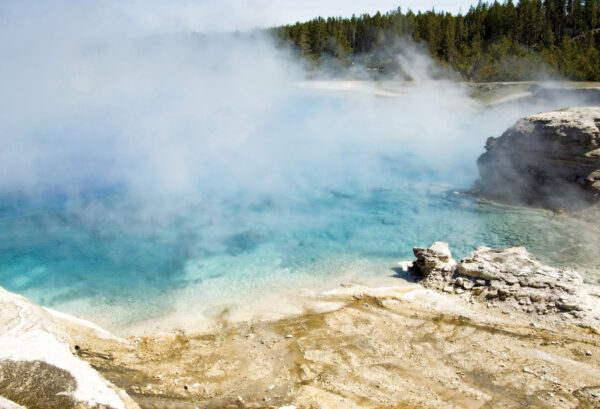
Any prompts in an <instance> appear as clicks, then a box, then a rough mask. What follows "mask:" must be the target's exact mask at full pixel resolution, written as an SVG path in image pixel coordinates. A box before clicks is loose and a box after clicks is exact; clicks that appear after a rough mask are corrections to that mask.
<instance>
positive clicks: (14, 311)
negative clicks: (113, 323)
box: [0, 287, 139, 409]
mask: <svg viewBox="0 0 600 409" xmlns="http://www.w3.org/2000/svg"><path fill="white" fill-rule="evenodd" d="M66 328H69V329H70V330H71V332H68V331H66ZM72 332H77V333H80V334H83V335H85V334H90V335H91V334H93V335H94V336H95V337H100V338H103V337H106V338H110V339H112V337H111V336H110V335H109V334H108V333H105V332H103V331H102V330H101V329H99V328H97V327H95V326H93V325H92V324H88V323H86V322H84V321H81V320H77V319H76V318H70V317H68V316H66V315H63V314H59V313H55V312H53V311H50V310H46V309H44V308H42V307H40V306H39V305H37V304H35V303H33V302H31V301H29V300H27V299H26V298H23V297H21V296H19V295H16V294H12V293H10V292H8V291H6V290H4V289H3V288H1V287H0V408H22V407H24V408H28V409H69V408H77V409H136V408H137V409H139V407H138V405H137V404H136V403H135V402H134V401H133V400H132V399H131V398H130V397H129V396H128V395H127V394H126V393H124V392H123V391H121V390H119V389H118V388H116V387H115V386H114V385H112V384H111V383H110V382H108V381H106V380H105V379H104V378H103V377H102V376H101V375H100V374H99V373H98V372H96V371H95V370H94V369H93V368H92V367H91V366H90V365H89V364H87V363H86V362H84V361H82V360H81V359H79V358H78V357H77V356H75V355H76V352H77V351H76V350H75V348H74V346H75V345H76V344H77V343H78V340H76V339H74V338H73V336H72V335H71V333H72Z"/></svg>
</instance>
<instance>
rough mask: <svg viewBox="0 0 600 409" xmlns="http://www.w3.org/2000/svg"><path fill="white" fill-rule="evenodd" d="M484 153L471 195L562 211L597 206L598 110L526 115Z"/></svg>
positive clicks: (599, 179)
mask: <svg viewBox="0 0 600 409" xmlns="http://www.w3.org/2000/svg"><path fill="white" fill-rule="evenodd" d="M485 149H486V152H485V153H484V154H483V155H481V156H480V157H479V159H478V160H477V165H478V167H479V174H480V179H479V180H478V181H477V182H476V184H475V186H474V188H473V190H472V192H473V193H474V194H475V195H478V196H481V197H485V198H489V199H492V200H496V201H500V202H504V203H509V204H515V205H535V206H542V207H546V208H550V209H567V210H580V209H582V208H586V207H588V206H590V205H593V204H596V203H598V202H599V201H600V173H599V172H600V107H582V108H568V109H565V110H562V111H553V112H544V113H540V114H537V115H532V116H529V117H527V118H524V119H521V120H519V121H518V122H517V123H516V124H515V125H514V126H513V127H511V128H510V129H508V130H507V131H506V132H505V133H504V134H503V135H502V136H500V137H499V138H489V139H488V141H487V143H486V146H485Z"/></svg>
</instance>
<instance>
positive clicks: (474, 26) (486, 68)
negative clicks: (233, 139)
mask: <svg viewBox="0 0 600 409" xmlns="http://www.w3.org/2000/svg"><path fill="white" fill-rule="evenodd" d="M272 32H273V34H275V36H276V39H277V41H278V42H279V43H280V44H282V45H284V44H292V45H293V47H294V49H295V50H296V52H297V53H298V54H299V55H301V56H302V57H304V58H306V59H307V60H308V61H310V62H311V63H313V64H315V65H316V66H319V65H323V64H325V63H326V62H328V63H329V64H330V65H333V66H334V67H338V68H340V69H344V68H348V67H350V66H351V65H353V64H356V63H357V62H360V63H361V64H364V65H365V66H366V67H367V69H368V70H370V71H371V72H373V73H375V74H378V75H389V74H398V73H402V66H401V64H399V62H398V59H397V58H396V56H397V55H398V52H401V51H402V49H403V48H404V47H405V46H406V42H405V41H402V40H403V39H404V40H406V39H412V41H414V42H416V43H417V44H421V45H422V46H424V47H425V48H426V49H427V50H428V52H429V54H430V55H431V57H433V58H434V59H435V60H437V61H438V62H440V63H441V64H442V66H445V67H448V68H451V69H453V70H455V71H458V72H459V73H460V74H461V75H462V76H464V77H465V78H467V79H470V80H475V81H511V80H529V79H539V77H540V75H544V74H547V75H548V76H559V75H560V76H562V77H566V78H569V79H572V80H587V81H600V0H521V1H519V2H518V3H516V4H515V3H514V2H513V1H512V0H506V1H504V2H503V3H499V2H498V1H495V2H494V3H487V2H486V3H484V2H481V1H480V2H479V3H478V4H477V5H476V6H472V7H471V8H470V9H469V11H468V12H467V13H466V14H464V15H463V14H462V13H459V14H458V15H452V14H450V13H447V12H439V11H436V10H431V11H428V12H419V13H416V14H415V13H413V12H412V11H410V10H408V11H407V12H406V13H404V12H403V11H402V10H401V9H400V8H398V9H396V10H394V11H391V12H388V13H385V14H382V13H377V14H375V15H368V14H363V15H361V16H359V17H357V16H352V17H351V18H336V17H329V18H327V19H325V18H321V17H319V18H316V19H314V20H311V21H308V22H303V23H301V22H298V23H296V24H293V25H285V26H280V27H275V28H273V29H272Z"/></svg>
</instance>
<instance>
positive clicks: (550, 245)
mask: <svg viewBox="0 0 600 409" xmlns="http://www.w3.org/2000/svg"><path fill="white" fill-rule="evenodd" d="M94 203H95V201H92V202H90V203H88V204H87V205H88V206H91V205H93V204H94ZM103 206H104V207H103V209H102V210H101V211H98V210H96V212H99V213H97V214H96V216H92V217H90V216H89V215H87V214H86V213H85V211H83V212H82V211H81V209H78V210H77V211H75V212H70V211H68V210H65V209H64V208H61V207H56V208H46V209H19V210H8V209H5V210H3V211H2V214H1V217H0V231H1V232H2V233H1V235H0V266H1V268H0V283H1V284H2V286H4V287H6V288H7V289H9V290H11V291H14V292H17V293H20V294H24V295H25V296H28V297H31V298H33V299H34V300H36V301H38V302H39V303H41V304H43V305H45V306H49V307H54V308H57V309H62V310H66V311H68V312H71V313H75V314H79V315H81V314H82V311H78V309H82V310H83V315H84V316H85V315H86V313H87V314H90V315H91V316H93V317H94V318H96V319H98V318H97V317H96V315H98V316H101V315H102V314H108V313H109V312H110V311H114V310H117V311H121V314H123V316H122V317H113V319H112V321H110V320H109V321H108V323H112V324H113V325H116V326H125V325H128V324H131V323H134V322H137V321H140V320H144V319H149V318H152V317H159V316H161V315H163V314H165V313H168V312H169V311H170V306H171V303H173V302H174V301H175V300H173V299H172V298H171V295H173V294H175V293H176V291H177V290H180V289H183V288H186V287H190V286H193V287H194V288H195V292H194V294H195V296H196V297H197V299H196V300H193V301H194V302H195V303H198V304H199V305H201V306H202V309H208V308H209V307H210V306H211V305H216V304H226V303H227V300H228V297H231V298H234V294H236V293H239V292H244V291H247V292H250V293H252V292H254V293H256V294H257V296H260V294H261V291H264V290H268V289H269V288H271V289H276V288H278V286H285V284H286V283H289V282H290V281H292V279H293V282H298V281H300V282H301V281H302V279H304V278H306V279H314V278H315V277H322V278H323V279H326V278H332V277H335V276H336V275H339V276H341V275H343V273H344V270H345V269H348V267H349V266H351V265H352V264H353V263H356V262H359V261H361V260H370V261H372V262H373V263H375V262H377V263H378V265H379V266H382V267H380V268H379V270H378V271H370V272H365V274H381V275H386V276H391V275H393V274H394V272H393V270H392V268H393V267H395V266H396V264H397V262H398V261H400V260H410V259H412V254H411V249H412V247H413V246H427V245H429V244H430V243H431V242H433V241H436V240H443V241H448V242H450V243H452V250H453V252H454V254H455V256H456V257H458V258H461V257H464V256H466V255H467V254H469V253H470V252H471V251H472V250H473V249H474V248H475V247H477V246H480V245H488V246H493V247H497V246H508V245H513V244H524V245H525V246H527V248H528V249H530V250H531V251H532V252H534V253H535V254H536V255H538V256H539V258H540V259H542V260H543V261H545V262H547V263H550V264H554V265H561V266H571V267H576V268H578V269H579V270H580V271H584V272H586V271H587V272H588V275H587V278H588V279H589V280H592V281H593V280H597V278H596V277H597V276H595V275H594V267H595V266H596V265H597V261H598V260H597V259H589V257H590V255H592V256H593V257H595V252H594V249H595V247H594V246H595V245H594V243H597V239H598V238H599V237H598V236H599V234H598V233H594V232H593V231H588V230H586V228H585V226H584V225H583V224H580V223H577V222H574V221H572V220H569V219H566V218H564V217H560V216H553V215H552V214H550V213H548V212H543V211H535V210H527V209H516V208H510V207H501V206H494V205H490V204H485V203H481V202H478V201H477V200H475V199H473V198H470V197H468V196H464V195H458V194H456V193H454V192H453V191H452V190H449V189H448V187H447V186H436V185H430V184H429V185H428V184H416V183H415V184H405V185H398V186H389V187H386V188H378V189H372V190H367V191H345V192H338V191H327V192H321V193H319V194H315V195H313V196H311V197H306V198H305V200H304V201H302V202H296V203H287V204H286V205H281V204H280V203H278V202H277V200H276V199H271V200H265V201H263V202H261V203H206V202H204V203H201V204H187V205H185V206H184V207H183V208H180V209H178V210H177V212H175V213H174V214H170V215H162V216H161V217H160V218H153V217H152V216H150V218H148V219H146V218H145V217H144V215H140V214H139V213H138V211H140V209H138V208H136V206H135V205H132V206H131V207H129V206H127V205H126V204H124V203H120V202H118V201H117V202H116V203H111V202H110V201H109V200H107V199H104V203H103ZM113 211H114V212H118V215H117V216H113V217H112V218H111V216H110V213H111V212H113ZM98 214H99V215H100V216H99V217H98ZM357 278H360V277H357ZM82 303H83V304H85V306H86V307H85V308H82ZM88 318H89V317H88ZM105 318H106V317H105Z"/></svg>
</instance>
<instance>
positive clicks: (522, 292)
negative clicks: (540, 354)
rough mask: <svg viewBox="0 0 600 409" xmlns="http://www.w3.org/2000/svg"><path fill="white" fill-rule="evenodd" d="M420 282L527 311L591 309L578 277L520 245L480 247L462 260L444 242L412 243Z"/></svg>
mask: <svg viewBox="0 0 600 409" xmlns="http://www.w3.org/2000/svg"><path fill="white" fill-rule="evenodd" d="M413 251H414V254H415V256H416V257H417V261H415V262H414V267H416V268H417V269H418V270H419V271H420V272H421V273H422V274H423V275H424V276H425V279H424V280H423V284H424V285H425V286H427V287H430V288H436V289H438V290H442V291H444V292H448V293H457V294H463V293H467V294H469V295H472V296H474V297H478V298H480V299H481V300H486V301H491V300H493V301H503V302H506V303H507V305H510V306H512V307H515V308H518V309H522V310H524V311H526V312H528V313H538V314H541V315H546V314H552V313H569V314H571V315H573V316H575V317H578V318H581V317H583V316H584V315H585V314H586V312H588V311H590V308H591V307H590V304H589V303H588V300H589V297H588V294H587V293H585V291H584V287H585V286H584V284H583V279H582V277H581V276H580V275H579V274H578V273H576V272H574V271H570V270H565V269H560V268H554V267H550V266H545V265H543V264H541V263H540V262H539V261H537V260H536V259H535V258H534V257H533V255H531V254H530V253H529V252H527V250H526V249H525V248H524V247H522V246H514V247H509V248H505V249H491V248H489V247H480V248H478V249H477V250H476V251H475V252H473V253H472V254H471V255H470V256H469V257H467V258H465V259H463V260H462V261H461V262H460V263H455V264H453V265H452V263H451V262H450V261H449V260H452V256H451V254H450V251H449V249H448V245H447V244H446V243H439V242H437V243H434V244H433V245H432V246H431V247H430V248H429V249H423V248H414V249H413Z"/></svg>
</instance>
